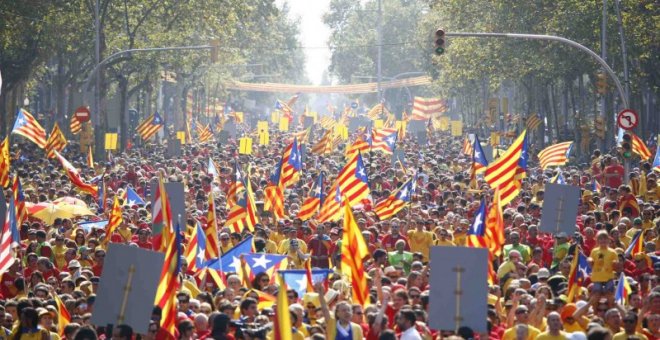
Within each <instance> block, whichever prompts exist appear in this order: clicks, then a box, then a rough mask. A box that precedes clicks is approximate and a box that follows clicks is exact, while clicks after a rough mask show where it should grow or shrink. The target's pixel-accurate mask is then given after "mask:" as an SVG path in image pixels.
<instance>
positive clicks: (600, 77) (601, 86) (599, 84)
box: [596, 72, 607, 94]
mask: <svg viewBox="0 0 660 340" xmlns="http://www.w3.org/2000/svg"><path fill="white" fill-rule="evenodd" d="M596 88H597V91H598V93H600V94H605V93H607V75H606V74H605V73H604V72H598V73H597V74H596Z"/></svg>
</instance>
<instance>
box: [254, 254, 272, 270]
mask: <svg viewBox="0 0 660 340" xmlns="http://www.w3.org/2000/svg"><path fill="white" fill-rule="evenodd" d="M271 262H273V261H271V260H269V259H267V258H266V255H265V254H262V255H261V256H260V257H257V258H255V259H254V267H255V268H256V267H262V268H263V269H266V268H268V264H269V263H271Z"/></svg>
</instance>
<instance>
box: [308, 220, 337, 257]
mask: <svg viewBox="0 0 660 340" xmlns="http://www.w3.org/2000/svg"><path fill="white" fill-rule="evenodd" d="M332 248H333V244H332V240H330V237H329V236H328V235H326V234H325V226H324V225H323V224H319V225H317V226H316V235H314V236H312V238H311V239H310V240H309V242H307V249H309V252H310V254H311V255H312V260H311V264H312V267H315V268H329V266H330V262H329V261H328V260H329V256H330V254H331V252H330V251H331V249H332Z"/></svg>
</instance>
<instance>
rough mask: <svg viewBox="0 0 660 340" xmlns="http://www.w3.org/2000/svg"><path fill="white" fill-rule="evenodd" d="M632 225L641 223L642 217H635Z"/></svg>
mask: <svg viewBox="0 0 660 340" xmlns="http://www.w3.org/2000/svg"><path fill="white" fill-rule="evenodd" d="M633 225H642V219H641V218H639V217H637V218H635V219H634V220H633Z"/></svg>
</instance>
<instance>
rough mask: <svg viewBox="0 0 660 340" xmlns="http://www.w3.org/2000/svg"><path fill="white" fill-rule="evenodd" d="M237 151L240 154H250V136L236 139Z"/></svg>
mask: <svg viewBox="0 0 660 340" xmlns="http://www.w3.org/2000/svg"><path fill="white" fill-rule="evenodd" d="M238 153H240V154H241V155H251V154H252V138H250V137H243V138H241V139H239V141H238Z"/></svg>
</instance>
